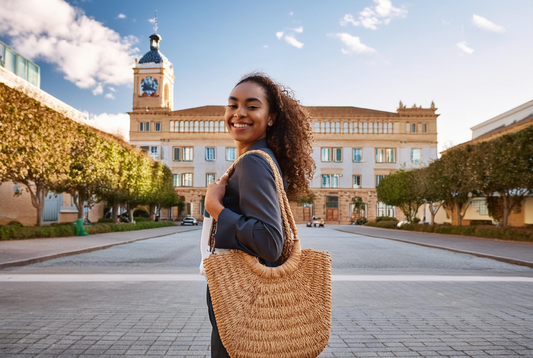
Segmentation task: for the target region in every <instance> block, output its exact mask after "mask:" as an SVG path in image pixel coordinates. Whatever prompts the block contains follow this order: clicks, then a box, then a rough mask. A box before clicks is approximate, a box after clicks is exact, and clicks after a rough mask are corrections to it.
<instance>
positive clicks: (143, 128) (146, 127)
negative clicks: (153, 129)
mask: <svg viewBox="0 0 533 358" xmlns="http://www.w3.org/2000/svg"><path fill="white" fill-rule="evenodd" d="M149 131H150V122H141V123H139V132H149Z"/></svg>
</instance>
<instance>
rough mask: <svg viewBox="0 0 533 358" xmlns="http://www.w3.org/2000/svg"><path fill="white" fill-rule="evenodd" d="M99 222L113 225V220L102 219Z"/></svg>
mask: <svg viewBox="0 0 533 358" xmlns="http://www.w3.org/2000/svg"><path fill="white" fill-rule="evenodd" d="M98 222H99V223H112V222H113V219H111V218H100V219H98Z"/></svg>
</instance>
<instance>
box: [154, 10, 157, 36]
mask: <svg viewBox="0 0 533 358" xmlns="http://www.w3.org/2000/svg"><path fill="white" fill-rule="evenodd" d="M154 34H157V10H156V11H155V17H154Z"/></svg>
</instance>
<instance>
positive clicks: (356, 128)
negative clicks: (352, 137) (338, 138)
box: [352, 122, 359, 133]
mask: <svg viewBox="0 0 533 358" xmlns="http://www.w3.org/2000/svg"><path fill="white" fill-rule="evenodd" d="M352 133H359V123H358V122H353V123H352Z"/></svg>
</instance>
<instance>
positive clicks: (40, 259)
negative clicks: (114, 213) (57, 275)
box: [0, 229, 194, 270]
mask: <svg viewBox="0 0 533 358" xmlns="http://www.w3.org/2000/svg"><path fill="white" fill-rule="evenodd" d="M189 231H194V230H192V229H191V230H184V231H180V232H175V233H172V234H164V235H156V236H150V237H143V238H140V239H133V240H128V241H120V242H115V243H112V244H107V245H100V246H93V247H87V248H85V249H80V250H74V251H65V252H60V253H57V254H52V255H46V256H39V257H34V258H31V259H25V260H19V261H9V262H3V263H0V270H1V269H4V268H8V267H17V266H25V265H30V264H35V263H38V262H43V261H48V260H52V259H57V258H59V257H64V256H70V255H77V254H84V253H87V252H91V251H97V250H103V249H107V248H109V247H112V246H116V245H123V244H131V243H132V242H136V241H141V240H148V239H155V238H158V237H163V236H169V235H175V234H181V233H182V232H189Z"/></svg>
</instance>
